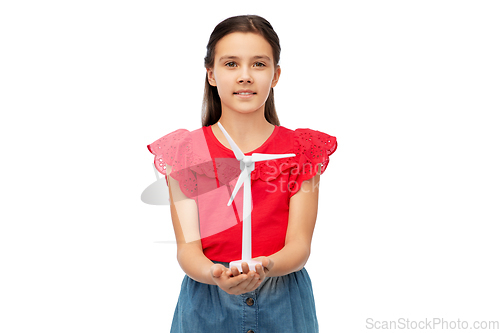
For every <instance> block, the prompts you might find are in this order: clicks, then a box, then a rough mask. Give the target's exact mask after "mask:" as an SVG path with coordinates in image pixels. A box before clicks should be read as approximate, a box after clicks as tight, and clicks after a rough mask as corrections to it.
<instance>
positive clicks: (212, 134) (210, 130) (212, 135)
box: [204, 125, 280, 155]
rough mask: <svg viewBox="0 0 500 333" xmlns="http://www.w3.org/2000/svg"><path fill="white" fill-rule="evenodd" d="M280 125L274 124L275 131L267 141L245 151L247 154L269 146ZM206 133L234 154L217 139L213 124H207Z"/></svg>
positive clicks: (217, 143)
mask: <svg viewBox="0 0 500 333" xmlns="http://www.w3.org/2000/svg"><path fill="white" fill-rule="evenodd" d="M279 127H280V126H276V125H274V129H273V132H272V133H271V135H270V136H269V137H268V138H267V139H266V141H264V143H263V144H261V145H260V146H259V147H257V148H255V149H254V150H251V151H249V152H246V153H244V154H245V155H247V154H251V153H254V152H256V151H257V150H260V149H262V148H264V147H265V146H267V145H268V144H269V142H271V140H272V139H273V138H274V137H275V136H276V134H277V133H278V128H279ZM204 129H205V133H206V134H208V136H209V137H210V139H212V141H214V142H215V144H216V145H217V146H219V147H220V148H222V149H223V150H225V151H227V152H230V153H231V154H233V151H232V150H231V149H229V148H227V147H226V146H224V145H223V144H222V143H221V142H220V141H219V139H217V137H216V136H215V134H214V132H213V130H212V126H205V128H204Z"/></svg>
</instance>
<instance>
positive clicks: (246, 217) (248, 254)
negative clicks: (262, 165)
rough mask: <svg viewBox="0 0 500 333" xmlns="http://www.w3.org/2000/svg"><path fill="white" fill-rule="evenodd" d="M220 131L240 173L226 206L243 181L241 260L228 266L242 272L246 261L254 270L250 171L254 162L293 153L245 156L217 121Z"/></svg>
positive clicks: (291, 155)
mask: <svg viewBox="0 0 500 333" xmlns="http://www.w3.org/2000/svg"><path fill="white" fill-rule="evenodd" d="M217 125H219V128H220V129H221V131H222V133H224V136H225V137H226V139H227V141H228V142H229V145H230V146H231V148H232V150H233V153H234V156H235V157H236V159H237V160H238V161H240V169H241V173H240V176H239V177H238V180H237V182H236V185H235V186H234V190H233V193H232V194H231V198H230V199H229V202H228V203H227V205H228V206H230V205H231V203H232V202H233V200H234V197H235V196H236V193H238V190H239V189H240V187H241V185H242V184H243V183H244V184H245V185H244V187H243V235H242V244H241V260H237V261H232V262H231V263H230V267H237V268H238V270H239V271H240V272H243V269H242V267H241V264H242V263H243V262H246V263H247V264H248V268H249V269H250V270H253V271H255V265H256V264H261V262H259V261H255V260H252V189H251V186H252V182H251V173H252V171H253V170H254V169H255V162H261V161H269V160H276V159H279V158H285V157H293V156H295V154H259V153H253V154H252V156H245V154H243V152H242V151H241V150H240V148H238V146H237V145H236V143H235V142H234V141H233V139H231V137H230V136H229V134H228V133H227V132H226V130H225V129H224V127H222V125H221V123H217Z"/></svg>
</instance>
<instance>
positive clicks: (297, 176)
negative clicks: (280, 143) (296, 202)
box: [289, 128, 337, 196]
mask: <svg viewBox="0 0 500 333" xmlns="http://www.w3.org/2000/svg"><path fill="white" fill-rule="evenodd" d="M335 150H337V138H336V137H334V136H331V135H328V134H326V133H323V132H320V131H315V130H311V129H308V128H300V129H297V130H296V131H295V134H294V151H295V154H296V155H297V156H296V162H297V170H296V172H292V173H291V177H290V184H289V188H290V196H292V195H294V194H295V193H297V191H298V190H299V189H300V186H301V185H302V182H303V181H305V180H308V179H311V178H313V177H314V176H315V175H316V174H317V173H318V171H319V170H320V171H321V174H323V173H324V172H325V170H326V168H327V166H328V163H329V162H330V158H329V156H330V155H331V154H333V153H334V152H335Z"/></svg>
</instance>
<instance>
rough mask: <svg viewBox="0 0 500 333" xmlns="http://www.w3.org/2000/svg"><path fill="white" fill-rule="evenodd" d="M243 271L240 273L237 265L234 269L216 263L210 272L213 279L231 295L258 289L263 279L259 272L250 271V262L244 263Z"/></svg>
mask: <svg viewBox="0 0 500 333" xmlns="http://www.w3.org/2000/svg"><path fill="white" fill-rule="evenodd" d="M242 268H243V273H240V272H239V271H238V269H237V268H236V267H232V270H231V269H229V268H226V267H225V266H224V265H221V264H214V265H213V266H212V267H211V268H210V274H211V276H212V279H213V281H214V282H215V283H216V284H217V285H218V286H219V287H220V288H221V289H222V290H224V291H225V292H226V293H228V294H231V295H240V294H244V293H247V292H250V291H253V290H255V289H257V287H258V286H259V285H260V284H261V282H262V280H261V279H259V274H257V273H256V272H254V271H249V269H248V264H246V263H243V264H242Z"/></svg>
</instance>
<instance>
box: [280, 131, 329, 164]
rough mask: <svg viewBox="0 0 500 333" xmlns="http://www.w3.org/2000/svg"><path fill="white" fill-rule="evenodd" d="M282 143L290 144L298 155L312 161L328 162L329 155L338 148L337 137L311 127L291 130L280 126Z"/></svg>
mask: <svg viewBox="0 0 500 333" xmlns="http://www.w3.org/2000/svg"><path fill="white" fill-rule="evenodd" d="M278 138H279V140H280V141H281V143H282V144H284V145H288V146H289V147H290V146H291V148H289V149H290V150H292V152H293V153H295V154H296V155H298V156H296V157H300V156H303V159H304V158H306V159H308V160H310V161H311V162H316V163H324V162H327V159H328V156H330V155H331V154H333V153H334V152H335V150H337V138H336V137H335V136H332V135H330V134H327V133H324V132H321V131H317V130H313V129H310V128H297V129H295V130H291V129H289V128H286V127H284V126H280V135H279V136H278Z"/></svg>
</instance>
